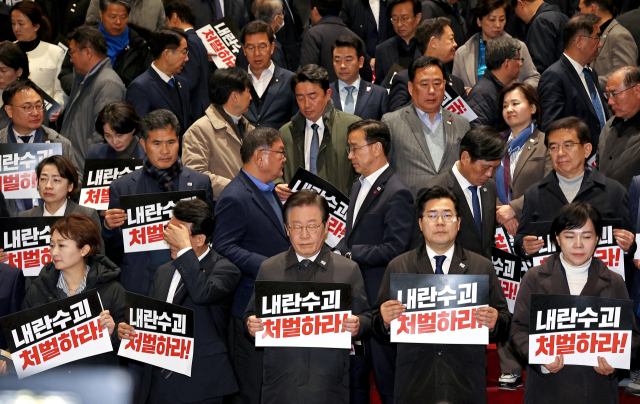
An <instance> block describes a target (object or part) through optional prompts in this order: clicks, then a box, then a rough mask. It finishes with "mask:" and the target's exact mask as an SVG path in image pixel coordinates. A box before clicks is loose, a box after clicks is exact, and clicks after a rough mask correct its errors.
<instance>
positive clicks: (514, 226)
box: [502, 217, 518, 237]
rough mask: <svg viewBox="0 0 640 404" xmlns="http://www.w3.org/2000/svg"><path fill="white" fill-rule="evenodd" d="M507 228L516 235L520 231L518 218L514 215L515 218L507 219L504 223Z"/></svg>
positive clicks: (508, 231)
mask: <svg viewBox="0 0 640 404" xmlns="http://www.w3.org/2000/svg"><path fill="white" fill-rule="evenodd" d="M502 225H503V226H504V228H505V229H507V233H509V234H510V235H512V236H514V237H515V235H516V233H517V232H518V220H517V219H516V218H515V217H514V218H513V219H510V220H507V221H506V222H504V223H503V224H502Z"/></svg>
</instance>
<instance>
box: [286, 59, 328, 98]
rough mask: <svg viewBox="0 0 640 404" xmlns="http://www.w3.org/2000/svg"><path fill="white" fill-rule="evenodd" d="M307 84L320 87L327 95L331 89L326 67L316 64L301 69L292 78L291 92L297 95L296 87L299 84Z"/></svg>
mask: <svg viewBox="0 0 640 404" xmlns="http://www.w3.org/2000/svg"><path fill="white" fill-rule="evenodd" d="M305 82H309V83H313V84H317V85H319V86H320V87H322V90H323V91H324V92H325V93H326V92H327V90H328V89H329V73H327V70H326V69H325V68H324V67H321V66H318V65H314V64H311V65H306V66H304V67H301V68H299V69H298V70H297V71H296V72H295V73H294V74H293V76H292V77H291V90H293V93H294V94H295V93H296V86H297V85H298V84H299V83H305Z"/></svg>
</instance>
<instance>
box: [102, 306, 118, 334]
mask: <svg viewBox="0 0 640 404" xmlns="http://www.w3.org/2000/svg"><path fill="white" fill-rule="evenodd" d="M100 327H102V329H103V330H104V329H105V328H106V329H107V330H109V336H111V334H113V330H114V329H115V328H116V323H115V322H114V321H113V317H111V314H110V313H109V310H105V311H103V312H102V313H100Z"/></svg>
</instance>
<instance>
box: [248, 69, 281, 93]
mask: <svg viewBox="0 0 640 404" xmlns="http://www.w3.org/2000/svg"><path fill="white" fill-rule="evenodd" d="M248 70H249V76H251V83H253V89H254V90H256V94H258V97H262V94H264V92H265V90H266V89H267V86H268V85H269V82H270V81H271V78H272V77H273V73H274V72H275V70H276V65H274V64H273V61H271V66H269V67H268V68H267V69H265V70H264V71H263V72H262V74H260V78H257V77H256V75H255V74H253V72H252V71H251V66H249V67H248Z"/></svg>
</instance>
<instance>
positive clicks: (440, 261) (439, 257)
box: [433, 255, 447, 275]
mask: <svg viewBox="0 0 640 404" xmlns="http://www.w3.org/2000/svg"><path fill="white" fill-rule="evenodd" d="M433 259H435V260H436V275H444V272H443V271H442V264H443V263H444V260H445V259H447V257H445V256H444V255H436V256H435V257H433Z"/></svg>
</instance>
